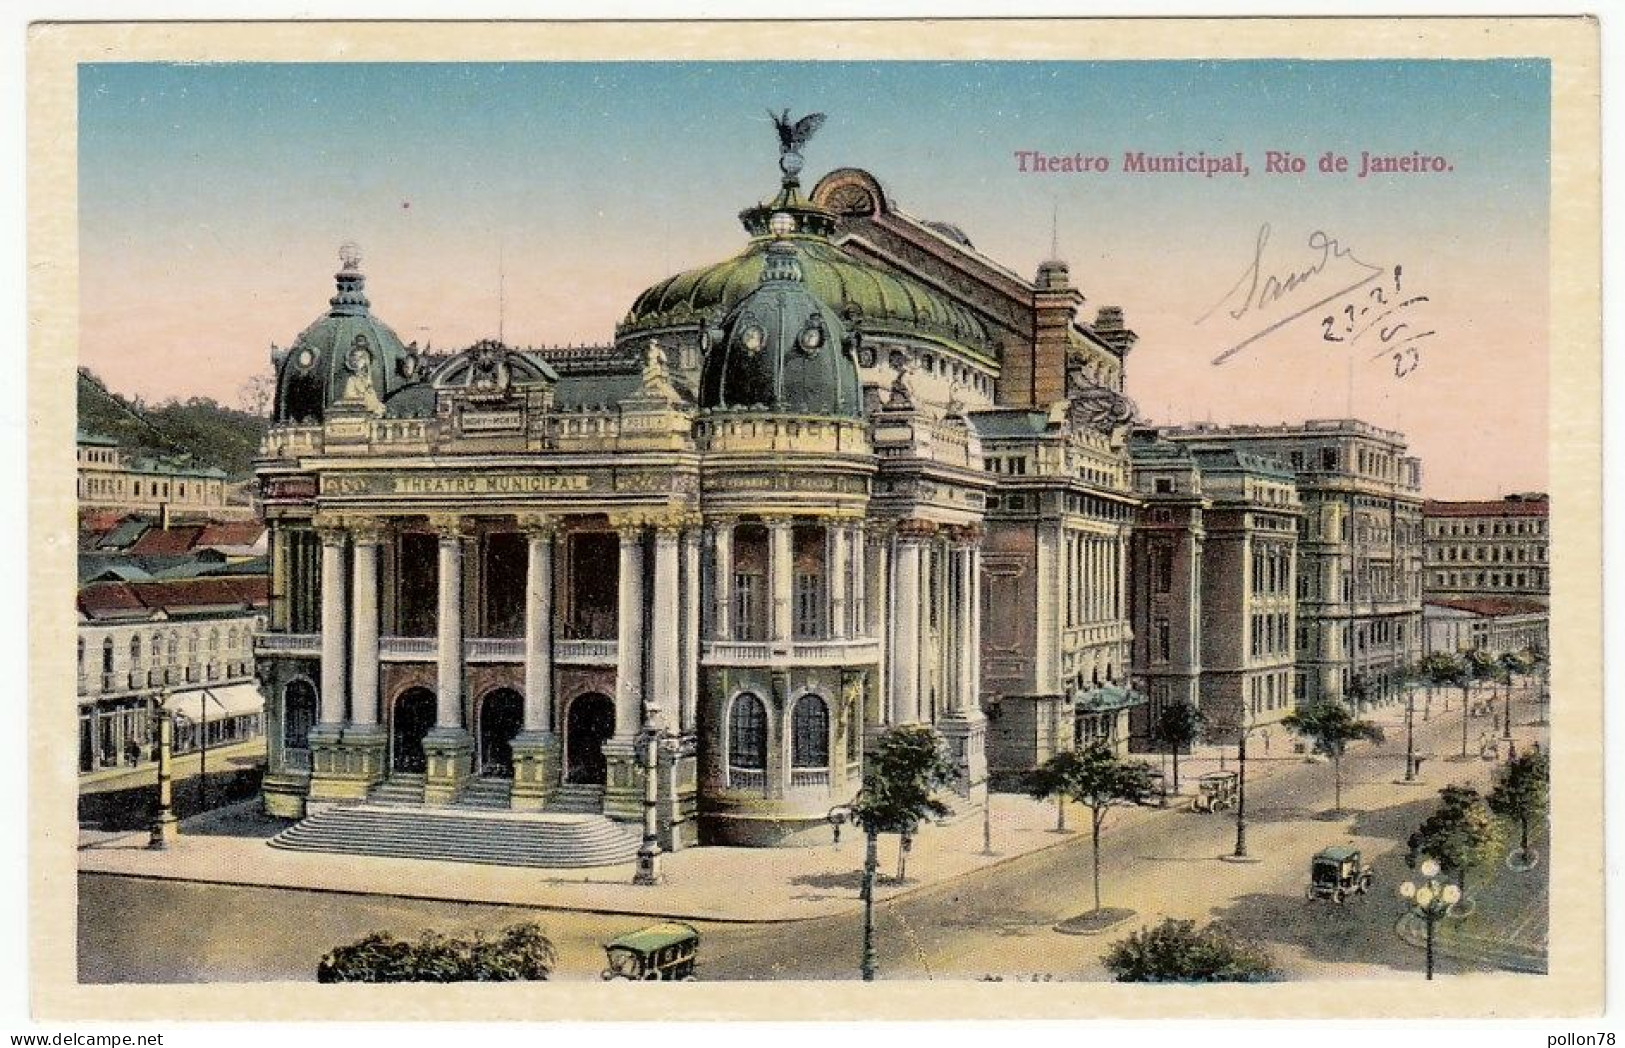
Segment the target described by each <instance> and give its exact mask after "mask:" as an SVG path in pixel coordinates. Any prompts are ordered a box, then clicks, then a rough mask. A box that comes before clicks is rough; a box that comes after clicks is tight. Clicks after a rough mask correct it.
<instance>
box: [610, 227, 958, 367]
mask: <svg viewBox="0 0 1625 1048" xmlns="http://www.w3.org/2000/svg"><path fill="white" fill-rule="evenodd" d="M785 239H786V240H788V241H790V242H792V243H794V244H795V246H796V249H797V254H798V257H799V261H800V263H801V272H802V280H803V281H804V282H805V283H806V285H807V288H808V290H810V291H812V292H813V294H815V295H817V296H818V297H819V299H821V300H822V301H824V302H826V303H828V305H829V306H830V308H832V309H833V310H835V311H836V312H837V313H839V314H840V315H841V316H843V317H848V318H852V319H857V320H861V323H862V327H863V331H864V333H865V334H868V335H873V334H885V333H887V332H891V333H896V334H903V335H910V336H917V337H924V338H929V339H934V340H938V341H946V342H951V343H954V344H956V345H960V346H964V347H967V348H971V349H977V350H982V349H984V348H985V345H986V342H987V334H986V332H985V331H984V330H983V328H982V325H981V323H980V322H979V321H978V320H977V319H976V317H975V316H974V315H972V314H971V312H970V311H969V310H968V309H966V308H965V307H964V306H961V305H959V304H958V303H956V302H953V301H952V300H950V299H949V298H947V297H946V296H944V295H941V294H938V293H937V292H935V291H933V290H931V289H930V288H928V287H926V286H925V285H924V284H921V283H920V282H919V281H917V280H913V279H910V278H909V277H905V276H902V275H901V274H898V273H894V272H891V271H890V270H887V269H883V268H881V267H880V266H876V265H871V264H869V263H866V262H862V261H859V260H858V259H856V258H854V257H852V256H851V255H848V254H846V253H845V252H843V251H841V249H840V248H838V247H836V246H835V245H833V244H831V243H830V242H829V241H828V240H825V239H824V238H822V237H820V236H814V235H806V234H802V235H796V236H791V237H787V238H785ZM774 241H775V238H774V237H772V236H759V237H756V238H755V239H753V240H752V241H751V242H750V243H749V244H747V245H746V247H745V249H744V250H743V251H741V252H740V253H739V254H737V255H735V256H734V257H733V258H730V259H727V260H726V261H723V262H718V263H716V264H714V265H710V266H704V267H701V268H699V269H691V270H688V271H687V272H685V273H679V274H677V275H676V276H673V277H668V278H666V279H665V280H662V281H660V283H658V284H655V285H654V286H653V287H651V288H649V289H648V290H647V291H645V292H643V294H641V295H639V296H638V298H637V301H636V302H634V303H633V305H632V310H631V312H630V313H628V314H627V317H626V319H625V320H624V321H623V322H622V323H621V325H620V327H619V328H618V329H617V330H616V335H617V336H618V337H621V336H626V335H630V334H634V333H636V332H639V331H646V330H650V329H654V328H670V327H681V326H687V325H692V324H696V323H700V322H702V321H703V320H705V319H706V318H708V317H713V316H720V315H722V314H725V313H728V312H729V311H731V310H732V309H733V308H734V307H735V306H737V305H738V304H739V303H740V302H741V301H742V300H743V299H744V298H745V296H746V295H749V294H750V293H751V292H753V291H755V290H756V288H757V286H758V285H759V284H760V283H761V282H762V273H763V271H764V270H765V269H766V268H767V255H768V247H769V245H771V244H772V243H774Z"/></svg>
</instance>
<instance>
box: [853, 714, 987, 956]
mask: <svg viewBox="0 0 1625 1048" xmlns="http://www.w3.org/2000/svg"><path fill="white" fill-rule="evenodd" d="M957 777H958V772H957V771H956V770H955V768H954V766H953V764H952V763H950V762H949V760H948V751H947V747H946V746H945V745H944V744H943V741H942V736H941V735H939V734H937V732H936V730H935V729H934V728H931V727H929V726H928V725H923V724H905V725H901V726H899V727H896V728H893V729H891V730H890V731H888V732H886V733H885V734H884V735H882V736H881V737H880V739H879V740H878V741H877V742H876V744H875V750H874V753H873V754H872V755H871V756H870V757H869V760H868V763H867V766H866V767H865V768H864V771H863V789H861V790H860V791H858V796H857V799H856V800H854V801H853V802H852V805H851V808H850V813H849V814H850V817H851V819H852V821H853V822H854V823H856V824H857V825H858V827H859V828H860V829H861V830H863V836H864V853H863V888H862V898H863V955H862V960H861V961H860V963H859V971H860V973H861V975H862V978H863V980H864V981H865V982H868V981H871V980H873V979H874V977H875V948H874V939H875V922H874V902H875V869H876V868H877V867H878V866H879V854H878V853H879V839H880V835H881V834H882V833H895V834H899V835H900V836H901V838H902V840H903V841H905V842H906V841H907V840H908V838H910V837H912V836H913V834H914V832H915V831H916V830H917V829H918V828H919V825H920V823H921V822H922V821H923V820H925V819H929V818H939V819H940V818H942V817H943V816H945V815H948V814H951V813H952V810H953V809H951V808H949V807H948V805H947V804H946V803H944V802H943V801H942V799H941V798H940V797H939V796H938V793H939V792H940V791H941V790H942V789H944V788H946V787H947V786H948V785H950V784H951V783H952V782H953V781H954V780H955V779H956V778H957ZM836 834H837V838H836V839H837V840H838V839H839V834H840V823H839V822H838V821H837V822H836ZM905 851H907V847H906V844H903V843H900V844H899V846H898V858H897V861H898V880H902V877H903V867H902V862H903V853H904V852H905Z"/></svg>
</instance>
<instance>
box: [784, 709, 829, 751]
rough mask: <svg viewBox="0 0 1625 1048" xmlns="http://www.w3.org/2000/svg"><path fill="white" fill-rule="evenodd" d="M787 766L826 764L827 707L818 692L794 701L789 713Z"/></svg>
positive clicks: (827, 741)
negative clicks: (792, 710)
mask: <svg viewBox="0 0 1625 1048" xmlns="http://www.w3.org/2000/svg"><path fill="white" fill-rule="evenodd" d="M790 766H791V767H792V768H827V767H829V706H828V705H826V704H825V702H824V700H823V699H821V698H819V697H818V696H817V695H803V696H802V697H801V698H799V699H797V700H796V709H795V712H794V713H793V714H791V716H790Z"/></svg>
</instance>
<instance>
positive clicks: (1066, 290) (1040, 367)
mask: <svg viewBox="0 0 1625 1048" xmlns="http://www.w3.org/2000/svg"><path fill="white" fill-rule="evenodd" d="M1082 305H1083V294H1082V292H1080V291H1078V289H1077V288H1075V287H1073V286H1072V278H1071V275H1070V273H1069V271H1068V269H1067V265H1066V263H1065V262H1062V261H1060V260H1058V259H1052V260H1050V261H1048V262H1042V263H1039V266H1038V276H1037V278H1036V279H1035V280H1034V281H1033V344H1032V352H1031V356H1030V357H1028V358H1027V359H1026V360H1023V361H1019V364H1025V365H1026V366H1025V367H1024V368H1022V370H1023V371H1025V372H1026V373H1025V374H1022V375H1020V376H1019V377H1018V378H1017V380H1016V382H1015V383H1014V384H1013V385H1014V388H1013V392H1014V394H1015V396H1016V397H1018V398H1019V397H1021V396H1022V395H1023V394H1025V396H1026V403H1025V405H1024V406H1026V407H1044V406H1045V405H1047V404H1052V403H1054V402H1055V401H1057V400H1063V399H1065V398H1066V357H1067V349H1068V347H1069V346H1070V345H1071V341H1072V340H1071V334H1070V330H1071V327H1072V318H1073V316H1074V315H1075V314H1076V312H1077V310H1078V307H1080V306H1082ZM1023 356H1025V354H1023ZM1022 387H1025V388H1024V389H1023V388H1022Z"/></svg>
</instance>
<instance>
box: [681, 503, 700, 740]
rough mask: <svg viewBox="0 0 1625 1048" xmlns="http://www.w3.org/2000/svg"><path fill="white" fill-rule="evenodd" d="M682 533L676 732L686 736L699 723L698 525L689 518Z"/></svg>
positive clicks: (698, 523) (696, 521)
mask: <svg viewBox="0 0 1625 1048" xmlns="http://www.w3.org/2000/svg"><path fill="white" fill-rule="evenodd" d="M688 525H689V526H688V530H686V531H684V532H683V573H682V574H683V578H682V584H681V588H682V600H683V637H682V650H681V652H680V653H679V656H678V658H679V660H680V665H681V669H680V674H681V679H682V705H681V707H680V711H679V716H678V724H677V728H678V731H680V732H682V733H684V734H687V733H689V732H692V731H693V730H694V725H695V724H696V723H697V722H698V708H699V700H700V521H699V517H697V516H695V517H691V518H690V519H689V521H688Z"/></svg>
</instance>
